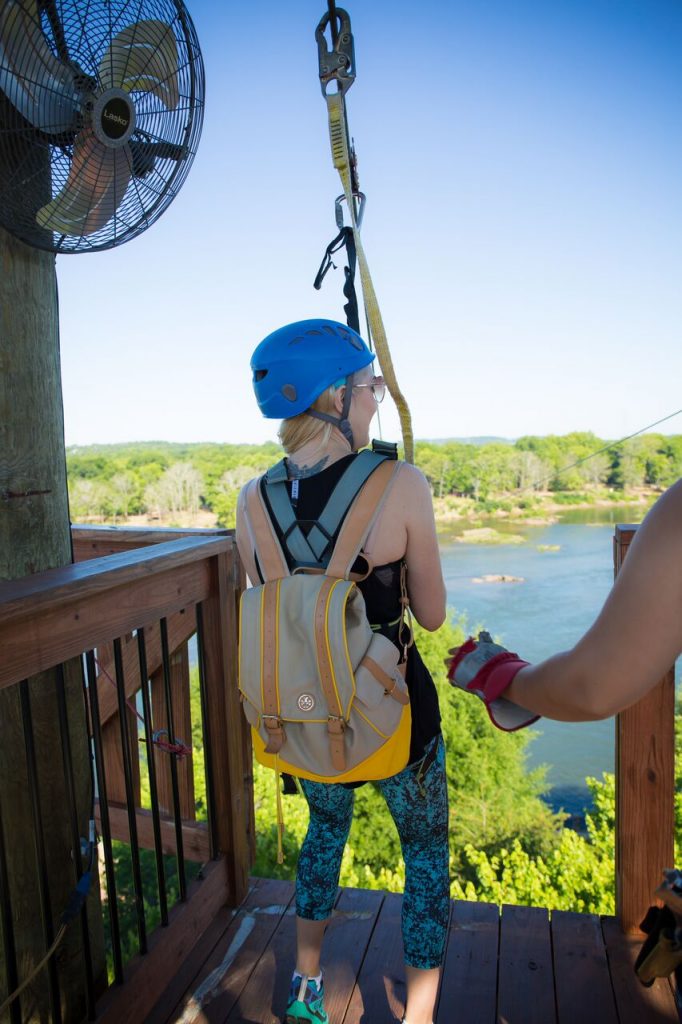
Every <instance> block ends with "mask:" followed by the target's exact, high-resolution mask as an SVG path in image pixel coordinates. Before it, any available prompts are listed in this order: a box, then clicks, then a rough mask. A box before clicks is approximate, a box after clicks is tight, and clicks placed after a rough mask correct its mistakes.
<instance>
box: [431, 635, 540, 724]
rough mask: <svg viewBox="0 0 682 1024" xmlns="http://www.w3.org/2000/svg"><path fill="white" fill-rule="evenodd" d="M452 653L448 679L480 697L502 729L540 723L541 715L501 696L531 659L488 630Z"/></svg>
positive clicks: (453, 649) (447, 662)
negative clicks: (497, 638) (500, 642)
mask: <svg viewBox="0 0 682 1024" xmlns="http://www.w3.org/2000/svg"><path fill="white" fill-rule="evenodd" d="M449 653H450V654H451V655H452V658H448V659H447V660H446V662H445V664H446V666H447V669H448V679H449V680H450V682H451V683H452V685H453V686H457V687H459V688H460V690H467V691H468V692H469V693H475V694H476V696H477V697H480V698H481V700H482V701H483V703H484V704H485V706H486V708H487V711H488V714H489V715H490V721H491V722H492V723H493V725H496V726H497V728H498V729H503V730H504V732H515V731H516V730H517V729H523V728H524V727H525V726H527V725H532V724H533V722H537V720H538V718H539V717H540V716H539V715H535V714H533V712H532V711H528V710H527V709H526V708H522V707H521V706H520V704H514V702H513V701H511V700H507V698H506V697H502V696H501V694H502V693H504V691H505V690H506V689H507V687H508V686H509V684H510V683H511V681H512V679H513V678H514V676H515V675H516V673H517V672H518V671H519V670H520V669H522V668H523V667H524V665H528V664H529V662H527V661H523V660H522V659H521V658H519V656H518V654H512V652H511V651H508V650H507V649H506V647H501V646H500V644H496V643H493V639H492V637H491V635H490V633H487V632H486V631H485V630H482V631H481V632H480V633H479V635H478V640H474V638H473V637H472V636H470V637H469V639H468V640H467V641H466V642H465V643H463V644H462V646H461V647H453V648H452V649H451V651H450V652H449Z"/></svg>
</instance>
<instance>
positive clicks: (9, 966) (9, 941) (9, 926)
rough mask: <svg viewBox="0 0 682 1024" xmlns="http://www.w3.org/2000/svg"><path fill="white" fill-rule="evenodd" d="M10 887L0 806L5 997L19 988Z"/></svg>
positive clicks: (14, 1015)
mask: <svg viewBox="0 0 682 1024" xmlns="http://www.w3.org/2000/svg"><path fill="white" fill-rule="evenodd" d="M9 890H10V885H9V876H8V873H7V853H6V851H5V833H4V827H3V823H2V804H0V903H1V905H2V939H3V952H4V959H5V977H6V979H7V995H8V996H11V994H12V992H15V991H16V990H17V989H18V988H19V975H18V974H17V951H16V946H15V945H14V925H13V923H12V904H11V902H10V895H9ZM9 1012H10V1019H11V1021H12V1024H21V1020H22V1014H21V1002H20V997H19V996H17V998H16V999H15V1000H14V1002H13V1003H11V1004H10V1010H9Z"/></svg>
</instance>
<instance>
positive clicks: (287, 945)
mask: <svg viewBox="0 0 682 1024" xmlns="http://www.w3.org/2000/svg"><path fill="white" fill-rule="evenodd" d="M287 884H288V885H289V891H290V893H291V896H292V897H293V895H294V887H293V885H292V883H291V882H289V883H287ZM295 961H296V908H295V906H294V904H293V899H292V902H291V903H290V905H289V906H288V907H287V909H286V911H285V912H284V913H282V914H281V915H280V916H279V918H278V920H277V926H276V928H275V929H274V930H273V933H272V938H271V939H270V941H269V943H268V944H267V946H266V948H265V949H264V950H263V953H262V954H261V956H260V959H259V960H258V963H257V964H256V965H255V968H254V970H253V971H252V973H251V976H250V977H249V979H248V981H247V983H246V984H245V985H244V986H243V988H242V991H241V992H240V994H239V997H238V999H237V1000H236V1002H235V1003H234V1005H233V1007H232V1010H231V1011H230V1013H229V1014H227V1015H223V1016H222V1017H221V1018H220V1024H223V1022H224V1024H228V1022H229V1024H280V1022H281V1020H282V1014H283V1012H284V1008H285V1006H286V1000H287V995H288V993H289V983H290V981H291V974H292V971H293V969H294V967H295ZM211 1021H213V1018H211ZM214 1024H219V1022H218V1018H217V1017H216V1018H215V1022H214Z"/></svg>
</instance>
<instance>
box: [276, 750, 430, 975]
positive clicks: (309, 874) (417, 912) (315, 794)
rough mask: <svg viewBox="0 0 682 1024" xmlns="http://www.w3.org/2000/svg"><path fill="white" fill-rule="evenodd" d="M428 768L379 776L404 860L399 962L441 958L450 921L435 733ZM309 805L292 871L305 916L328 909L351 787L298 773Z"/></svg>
mask: <svg viewBox="0 0 682 1024" xmlns="http://www.w3.org/2000/svg"><path fill="white" fill-rule="evenodd" d="M432 743H434V744H438V748H437V754H436V757H435V759H434V761H433V762H432V763H431V765H430V767H429V769H428V771H427V772H426V775H425V776H424V777H423V778H422V779H418V770H419V767H420V764H421V762H417V763H416V764H414V765H408V766H407V768H405V769H404V770H403V771H402V772H400V773H399V774H398V775H394V776H392V777H391V778H390V779H384V780H383V781H381V782H379V783H378V785H379V788H380V790H381V792H382V793H383V795H384V799H385V800H386V803H387V804H388V809H389V811H390V812H391V817H392V818H393V821H394V822H395V825H396V828H397V829H398V835H399V836H400V845H401V847H402V851H403V858H404V860H405V893H404V896H403V910H402V928H403V946H404V950H405V963H406V964H408V965H409V966H410V967H420V968H422V969H424V970H426V969H428V968H431V967H439V966H440V964H441V963H442V961H443V952H444V949H445V937H446V931H447V925H448V913H449V907H450V904H449V899H450V877H449V871H448V790H447V785H446V779H445V747H444V744H443V738H442V737H441V736H438V737H436V738H435V739H434V740H432ZM301 785H302V787H303V792H304V793H305V795H306V799H307V801H308V806H309V808H310V823H309V825H308V832H307V834H306V837H305V839H304V841H303V846H302V847H301V853H300V856H299V858H298V868H297V872H296V913H297V914H298V916H299V917H303V918H306V919H307V920H309V921H324V920H325V919H326V918H327V917H329V916H330V915H331V912H332V908H333V906H334V901H335V899H336V890H337V886H338V884H339V874H340V871H341V857H342V856H343V850H344V847H345V845H346V840H347V839H348V833H349V831H350V826H351V821H352V818H353V803H354V800H355V791H354V790H353V789H346V788H345V787H344V786H339V785H334V784H333V783H324V782H309V781H308V780H307V779H301Z"/></svg>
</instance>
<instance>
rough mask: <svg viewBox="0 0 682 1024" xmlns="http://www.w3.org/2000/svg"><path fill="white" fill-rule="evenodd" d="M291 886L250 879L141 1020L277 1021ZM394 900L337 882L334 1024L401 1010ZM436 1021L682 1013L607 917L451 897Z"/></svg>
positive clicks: (581, 1021) (520, 1022)
mask: <svg viewBox="0 0 682 1024" xmlns="http://www.w3.org/2000/svg"><path fill="white" fill-rule="evenodd" d="M293 895H294V891H293V885H292V884H291V883H289V882H277V881H272V880H256V879H254V880H253V885H252V888H251V890H250V893H249V896H248V898H247V900H246V901H245V902H244V904H243V905H242V907H241V908H240V909H239V910H238V911H236V912H235V911H228V910H224V911H222V912H221V913H220V914H218V916H217V917H216V919H215V920H214V922H213V923H212V925H211V927H210V928H209V929H207V931H206V932H205V933H204V934H203V936H202V937H201V938H200V939H199V941H198V943H197V944H196V946H195V947H194V948H193V949H192V950H191V951H188V956H187V959H186V960H185V962H184V964H183V966H182V968H181V969H180V971H178V972H177V973H176V975H175V978H174V979H173V981H172V982H171V984H170V985H169V987H168V988H167V990H166V992H165V994H164V997H163V999H162V1000H161V1001H160V1002H159V1003H158V1004H157V1006H156V1008H155V1010H154V1011H153V1012H152V1014H151V1015H150V1016H148V1017H147V1024H170V1022H182V1024H193V1022H197V1024H204V1022H210V1024H227V1022H229V1024H278V1022H279V1021H280V1016H279V1014H281V1013H282V1011H283V1008H284V1001H285V999H286V993H287V990H288V986H289V979H290V977H291V971H292V968H293V962H294V931H295V920H294V906H293ZM400 906H401V898H400V897H399V896H396V895H392V894H390V893H389V894H387V893H381V892H370V891H367V890H361V889H345V890H342V891H340V894H339V899H338V902H337V908H336V912H335V915H334V918H333V920H332V923H331V925H330V927H329V930H328V932H327V936H326V938H325V948H324V955H323V965H324V968H325V987H326V990H327V999H326V1003H327V1012H328V1013H329V1018H330V1022H331V1024H392V1022H394V1021H396V1020H398V1021H399V1020H400V1018H401V1015H402V1010H403V1006H404V996H405V987H404V982H403V971H402V940H401V934H400ZM451 911H452V912H451V918H450V927H449V933H448V946H447V955H446V961H445V969H444V972H443V982H442V987H441V992H440V999H439V1004H438V1011H437V1016H436V1024H649V1022H659V1021H670V1022H674V1024H677V1022H678V1020H679V1018H678V1013H677V1010H676V1008H675V1000H674V997H673V992H672V988H671V985H670V984H669V982H668V981H667V980H663V979H659V980H658V981H657V982H656V983H655V985H654V986H653V987H652V988H649V989H646V988H644V987H643V986H642V985H641V984H640V983H639V981H638V980H637V978H636V977H635V975H634V972H633V970H632V963H633V961H634V958H635V956H636V954H637V951H638V949H639V943H638V942H637V941H635V940H628V939H626V938H625V937H624V936H623V935H622V934H621V932H620V929H619V927H618V925H617V923H616V921H615V919H613V918H601V919H600V918H599V917H596V916H593V915H587V914H575V913H566V912H555V913H553V914H552V917H551V920H550V918H549V915H548V913H547V911H546V910H541V909H537V908H527V907H511V906H505V907H504V908H503V911H502V914H501V915H500V913H499V910H498V908H497V907H496V906H493V905H490V904H481V903H464V902H456V903H453V904H452V908H451Z"/></svg>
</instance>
